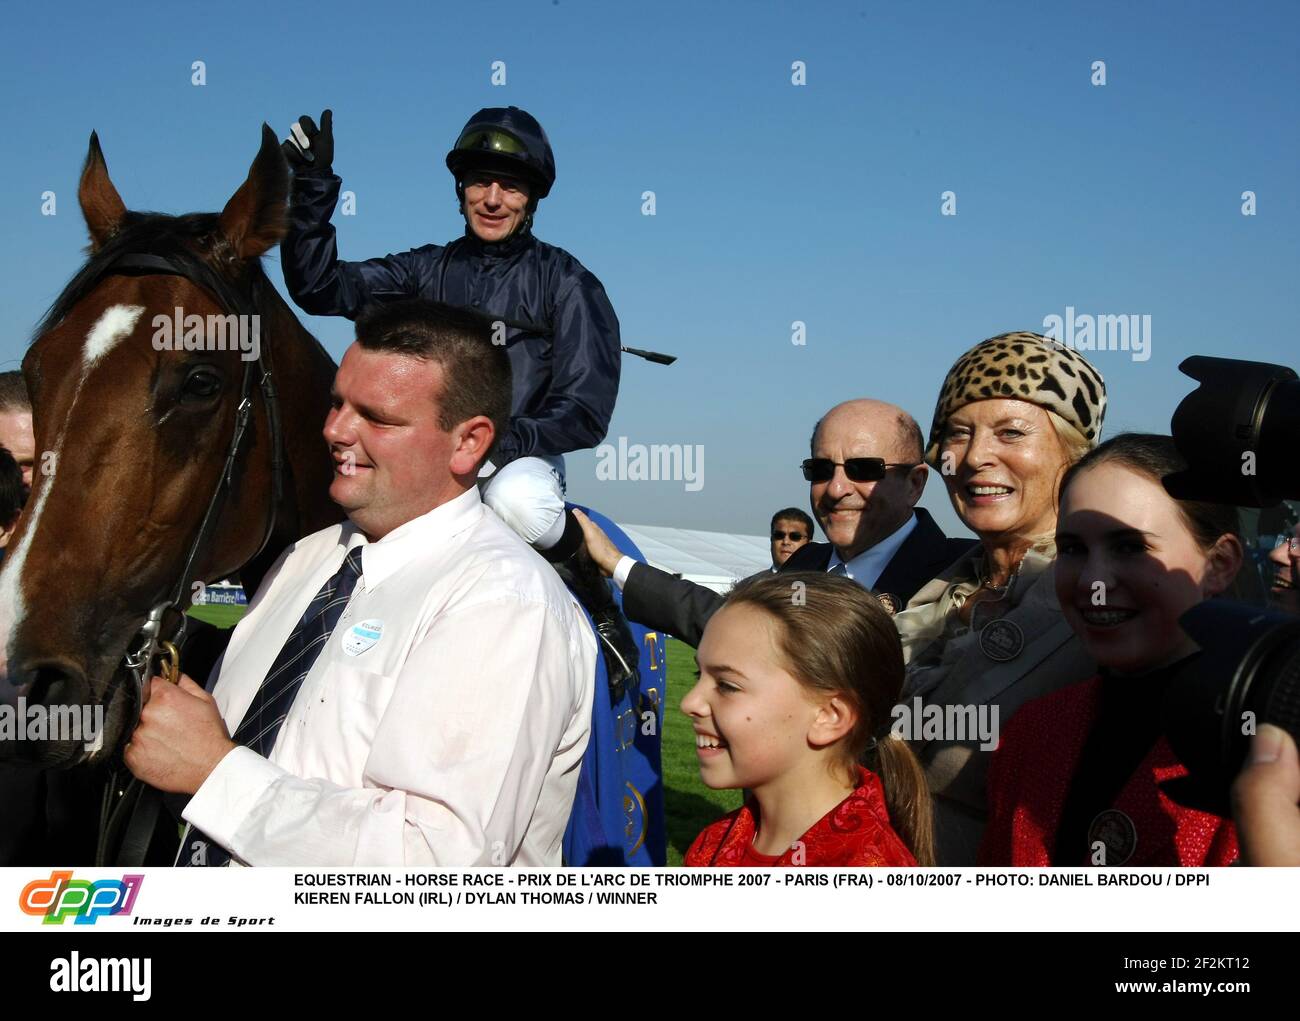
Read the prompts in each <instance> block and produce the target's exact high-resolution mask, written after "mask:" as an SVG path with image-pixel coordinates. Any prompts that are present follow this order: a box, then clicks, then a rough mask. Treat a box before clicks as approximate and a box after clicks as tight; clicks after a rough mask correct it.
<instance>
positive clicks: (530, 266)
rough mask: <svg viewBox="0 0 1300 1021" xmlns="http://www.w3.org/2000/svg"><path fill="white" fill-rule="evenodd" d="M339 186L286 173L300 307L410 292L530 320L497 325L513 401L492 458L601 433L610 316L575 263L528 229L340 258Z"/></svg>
mask: <svg viewBox="0 0 1300 1021" xmlns="http://www.w3.org/2000/svg"><path fill="white" fill-rule="evenodd" d="M341 184H342V181H341V180H340V178H339V177H338V176H337V175H335V174H323V175H322V174H311V173H299V174H296V175H295V176H294V182H293V194H292V202H291V205H290V211H289V232H288V233H287V234H286V235H285V238H284V241H283V242H281V244H280V254H281V264H282V266H283V268H284V280H285V284H286V285H287V286H288V288H289V293H290V295H292V297H293V300H294V301H295V302H297V303H298V306H299V307H300V308H301V309H302V310H303V311H305V312H308V313H311V314H312V315H338V316H345V317H347V318H348V319H355V318H356V317H357V316H358V315H359V314H360V313H361V311H362V309H364V308H365V306H366V305H368V304H370V303H371V302H384V301H395V300H398V299H400V298H416V297H419V298H428V299H431V300H434V301H441V302H445V303H447V304H449V305H458V306H461V307H463V308H468V309H470V310H472V311H477V312H480V313H483V314H485V315H486V316H488V317H489V318H491V317H494V316H499V317H501V318H502V319H503V320H510V321H512V322H515V323H520V324H529V325H532V326H535V327H538V329H534V330H527V329H517V328H509V327H508V328H507V329H506V331H505V338H506V350H507V352H508V354H509V355H510V369H511V375H512V378H513V387H514V395H513V396H514V400H513V403H512V406H511V409H512V410H511V414H512V417H511V420H510V428H509V429H508V430H507V431H506V434H505V436H504V437H503V438H502V439H501V440H499V441H498V444H497V447H496V449H495V450H494V451H493V454H492V463H493V464H495V465H496V466H497V467H501V466H503V465H505V464H507V463H509V462H510V461H513V460H514V459H515V458H517V457H526V456H530V455H531V456H542V455H556V454H565V453H568V452H569V451H572V450H584V449H586V448H588V447H594V446H596V444H598V443H600V441H601V440H603V439H604V438H605V433H606V432H607V431H608V429H609V420H610V416H611V415H613V413H614V401H615V399H616V398H617V396H618V380H619V370H620V367H621V358H622V356H621V354H620V350H619V349H620V344H621V341H620V339H619V330H618V318H617V316H615V314H614V309H613V306H611V305H610V303H609V298H608V297H606V295H605V289H604V287H602V286H601V283H600V281H599V280H597V279H596V277H595V276H593V275H592V274H591V273H590V272H588V271H587V269H586V268H585V267H584V266H583V265H582V263H580V262H578V260H577V259H575V258H574V257H573V256H572V255H570V254H569V253H568V252H566V251H564V249H562V248H556V247H555V246H553V245H548V244H546V243H545V242H543V241H539V240H538V239H537V238H536V237H535V236H533V234H532V232H531V230H525V231H522V232H520V233H518V234H515V235H514V236H512V237H510V238H507V239H506V240H505V241H502V242H499V243H495V244H489V243H484V242H482V241H480V240H479V239H478V238H477V237H476V236H474V234H473V233H472V232H470V230H469V229H468V227H467V228H466V231H465V236H464V237H461V238H458V239H457V240H455V241H452V242H451V243H450V244H448V245H445V246H444V245H424V246H423V247H421V248H413V249H411V250H410V251H407V252H400V253H398V254H396V255H388V256H385V257H383V258H380V259H367V260H366V261H365V262H345V261H342V260H340V259H339V257H338V244H337V242H336V239H335V232H334V226H333V224H331V223H330V216H331V215H333V213H334V207H335V205H336V204H337V202H338V196H339V187H340V185H341Z"/></svg>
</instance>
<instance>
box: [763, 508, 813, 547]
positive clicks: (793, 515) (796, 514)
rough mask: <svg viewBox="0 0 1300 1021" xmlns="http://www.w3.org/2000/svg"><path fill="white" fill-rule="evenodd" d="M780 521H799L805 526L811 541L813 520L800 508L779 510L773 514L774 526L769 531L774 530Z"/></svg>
mask: <svg viewBox="0 0 1300 1021" xmlns="http://www.w3.org/2000/svg"><path fill="white" fill-rule="evenodd" d="M778 521H797V522H799V524H801V525H802V526H803V528H804V531H805V532H807V534H808V537H809V538H810V539H811V538H812V528H813V520H812V518H810V517H809V516H808V515H807V513H805V512H804V511H801V510H800V509H799V508H798V507H787V508H786V509H785V510H779V511H777V512H776V513H775V514H773V515H772V524H771V525H770V526H769V529H768V530H769V531H772V530H774V529H775V528H776V523H777V522H778Z"/></svg>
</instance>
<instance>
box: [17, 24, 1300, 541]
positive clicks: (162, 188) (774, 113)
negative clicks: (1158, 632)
mask: <svg viewBox="0 0 1300 1021" xmlns="http://www.w3.org/2000/svg"><path fill="white" fill-rule="evenodd" d="M58 10H59V13H58V14H57V15H55V14H51V13H50V12H49V11H47V10H40V9H37V8H34V7H31V6H30V5H28V6H25V7H24V6H20V7H18V8H11V9H10V10H9V11H7V13H6V31H5V33H4V36H3V39H0V83H2V84H0V88H2V89H3V95H4V96H5V97H6V102H5V103H4V104H3V108H0V133H2V135H3V138H4V141H5V143H6V144H5V152H6V157H5V159H4V160H3V161H0V216H3V222H4V223H5V225H6V230H5V234H4V238H5V239H4V243H3V245H0V368H10V367H14V366H16V365H17V363H18V361H19V359H20V358H21V355H22V351H23V349H24V347H25V345H26V343H27V339H28V336H29V334H30V331H31V328H32V326H33V325H34V324H35V322H36V321H37V320H38V319H39V318H40V316H41V314H42V313H43V311H44V310H45V308H46V307H47V305H48V304H49V302H50V301H51V300H52V299H53V298H54V296H55V295H56V294H57V293H58V291H59V290H60V289H61V287H62V286H63V284H64V283H65V282H66V280H67V279H68V277H69V276H70V275H71V274H72V273H73V271H74V270H75V269H76V267H77V265H78V264H79V260H80V258H81V247H82V246H83V245H84V243H85V232H84V226H83V224H82V221H81V217H80V213H79V211H78V209H77V205H76V181H77V175H78V172H79V170H80V166H81V162H82V160H83V158H84V156H85V151H86V142H87V138H88V136H89V134H90V131H91V129H96V130H98V132H99V135H100V138H101V141H102V143H103V146H104V151H105V154H106V156H107V159H108V164H109V168H110V170H111V172H112V175H113V179H114V181H115V183H116V184H117V187H118V190H119V191H120V192H121V194H122V196H123V198H124V200H125V201H126V202H127V204H128V205H129V206H131V207H132V208H137V209H156V210H160V211H164V212H173V213H174V212H188V211H192V210H197V209H218V208H220V207H221V206H222V205H223V204H224V203H225V201H226V199H227V198H228V197H229V196H230V194H231V193H232V192H233V191H234V190H235V188H236V187H237V186H238V184H239V183H240V182H241V181H242V180H243V177H244V175H245V173H246V171H247V167H248V164H249V162H250V161H251V160H252V157H253V155H254V153H255V151H256V148H257V145H258V140H259V135H258V130H259V126H260V124H261V122H262V121H263V120H266V121H268V122H270V123H271V124H272V126H273V127H275V128H276V130H277V131H279V132H281V133H283V132H284V130H285V129H287V127H288V125H289V124H290V122H291V121H292V120H293V118H295V117H296V116H298V115H299V114H302V113H311V114H313V115H317V114H318V113H319V111H320V110H321V109H322V108H323V107H326V106H330V107H332V108H333V109H334V111H335V133H336V139H337V154H336V158H335V168H336V170H337V171H338V172H339V173H340V175H341V176H342V177H343V181H344V188H347V189H351V190H354V191H355V192H356V194H357V215H356V216H353V217H340V218H337V219H336V223H337V225H338V227H339V235H340V250H341V253H342V255H343V256H344V257H345V258H354V259H362V258H368V257H371V256H374V255H380V254H384V253H386V252H391V251H400V250H402V249H405V248H409V247H413V246H416V245H420V244H425V243H428V242H443V241H446V240H449V239H451V238H452V237H454V236H456V235H458V234H459V233H460V232H461V230H462V223H461V221H460V220H459V217H458V215H457V212H456V209H455V205H454V197H453V192H452V185H451V179H450V176H449V175H448V173H447V171H446V169H445V167H444V166H443V164H442V158H443V156H444V154H445V152H446V150H447V148H448V147H449V145H450V144H451V142H452V141H453V140H454V138H455V136H456V134H457V132H458V130H459V128H460V125H461V124H462V123H463V122H464V120H465V119H466V117H467V116H468V115H469V114H470V113H472V112H473V111H474V110H476V109H478V108H479V107H481V106H488V105H507V104H514V105H517V106H521V107H523V108H525V109H527V110H529V111H530V112H532V113H533V114H535V115H536V116H537V117H538V118H539V119H540V120H541V122H542V123H543V125H544V126H545V127H546V129H547V131H548V133H549V135H550V138H551V142H552V144H553V146H554V147H555V151H556V158H557V164H558V181H557V184H556V187H555V190H554V191H553V192H552V194H551V197H550V198H548V199H547V200H545V201H544V202H543V204H542V206H541V210H540V213H539V215H538V219H537V224H536V230H537V233H538V235H539V236H540V237H542V238H543V239H544V240H547V241H549V242H551V243H553V244H557V245H560V246H561V247H564V248H567V249H569V250H570V251H571V252H573V253H574V254H575V255H576V256H577V257H578V258H579V259H580V260H582V262H583V263H584V264H586V266H587V267H588V268H589V269H590V270H592V272H594V273H595V274H596V275H597V276H598V277H600V279H601V280H602V281H603V282H604V284H605V286H606V289H607V290H608V292H609V294H610V297H611V299H612V301H613V303H614V306H615V308H616V309H617V311H618V314H619V317H620V320H621V322H622V327H623V339H624V343H626V344H629V345H632V346H636V347H648V348H654V349H657V350H662V351H669V352H672V353H674V354H677V355H678V356H679V361H678V362H677V364H676V365H674V366H672V367H671V368H664V367H662V366H655V365H650V364H647V363H644V362H641V361H640V360H638V359H631V358H629V359H627V360H626V361H625V363H624V375H623V388H622V391H621V394H620V399H619V406H618V410H617V412H616V414H615V417H614V421H613V425H612V427H611V433H610V435H611V439H613V440H616V439H617V437H619V436H625V437H627V440H628V442H629V443H644V444H653V443H662V444H674V443H680V444H692V445H694V444H700V445H702V446H703V452H704V485H703V486H702V487H700V488H699V489H698V490H697V491H689V492H688V491H686V487H685V485H684V484H683V482H680V481H678V482H608V481H598V480H597V478H596V472H595V466H596V458H595V456H594V455H593V454H591V453H585V454H579V455H574V456H572V457H570V459H569V476H570V495H571V496H572V497H573V498H575V499H578V500H580V501H582V502H587V503H590V504H592V505H594V506H597V507H599V508H600V509H602V510H603V511H605V512H606V513H608V514H609V515H610V516H612V517H614V518H615V519H616V520H622V521H624V522H629V523H638V524H659V525H677V526H682V527H694V528H712V529H720V530H727V531H740V532H761V531H763V530H764V529H765V528H766V525H767V517H768V515H769V513H770V512H771V511H772V510H774V509H776V508H777V507H781V506H784V505H787V504H795V505H799V506H803V505H805V504H806V500H807V487H806V484H805V483H803V481H802V479H801V478H800V476H799V473H798V469H797V467H796V466H797V464H798V462H799V460H800V459H801V458H803V457H804V456H806V443H807V438H808V433H809V430H810V428H811V426H812V423H813V422H814V421H815V420H816V418H817V417H818V416H819V414H820V413H821V412H822V411H823V410H825V409H826V408H828V407H829V406H830V405H832V404H834V403H836V402H837V401H840V400H843V399H846V398H850V397H855V396H875V397H880V398H883V399H886V400H891V401H894V402H895V403H898V404H901V405H902V406H903V407H905V408H906V409H908V410H909V411H910V412H912V413H913V414H914V415H915V416H916V417H917V418H918V419H919V420H920V421H921V424H922V427H923V428H925V429H928V427H929V419H930V413H931V411H932V410H933V406H934V402H935V398H936V396H937V391H938V387H939V384H940V382H941V380H942V377H943V374H944V373H945V372H946V370H947V368H948V366H949V365H951V363H952V362H953V361H954V360H955V359H956V358H957V357H958V356H959V355H960V354H961V353H962V351H964V350H965V349H966V348H967V347H969V346H970V345H971V344H973V343H975V342H976V341H978V340H980V339H982V338H984V337H987V336H990V335H993V334H996V333H1001V332H1004V331H1007V330H1013V329H1030V330H1041V329H1042V326H1043V319H1044V317H1045V316H1048V315H1053V314H1055V315H1064V313H1065V309H1066V307H1067V306H1072V307H1074V308H1075V309H1076V311H1077V313H1079V314H1085V313H1087V314H1094V315H1101V314H1108V315H1114V314H1139V315H1150V316H1151V323H1152V329H1151V338H1150V340H1151V356H1150V358H1149V359H1148V360H1146V361H1143V362H1138V361H1134V360H1133V359H1132V358H1131V356H1130V354H1128V353H1125V352H1101V353H1098V354H1097V355H1096V356H1095V359H1094V361H1095V364H1096V365H1097V367H1098V369H1099V370H1100V371H1101V372H1102V374H1103V375H1104V376H1105V377H1106V380H1107V384H1108V387H1109V391H1110V410H1109V413H1108V416H1107V432H1108V433H1113V432H1116V431H1119V430H1121V429H1126V428H1131V429H1149V430H1156V431H1167V429H1168V422H1169V416H1170V415H1171V414H1172V412H1173V409H1174V408H1175V406H1176V405H1177V403H1178V401H1179V399H1180V398H1181V397H1182V395H1183V394H1184V393H1186V392H1187V390H1188V389H1189V386H1188V382H1189V381H1187V380H1186V379H1185V377H1182V376H1181V375H1180V374H1179V373H1178V372H1177V365H1178V363H1179V362H1180V361H1181V360H1182V359H1183V358H1184V357H1186V356H1187V355H1190V354H1193V353H1202V354H1218V355H1225V356H1231V357H1240V358H1251V359H1257V360H1261V361H1274V362H1282V363H1287V364H1291V365H1293V366H1294V365H1297V364H1300V357H1297V355H1298V353H1300V344H1297V341H1296V336H1295V329H1296V324H1297V320H1298V319H1300V317H1298V316H1297V311H1298V309H1297V295H1298V294H1300V288H1298V287H1297V279H1298V271H1300V208H1298V206H1300V203H1298V200H1297V189H1296V181H1297V180H1298V179H1300V134H1298V125H1300V118H1297V110H1296V105H1297V97H1298V96H1300V47H1298V46H1297V38H1298V37H1300V33H1298V31H1297V30H1298V29H1300V13H1298V12H1300V7H1298V6H1297V5H1296V4H1294V3H1249V2H1247V3H1236V4H1233V5H1227V4H1206V3H1172V2H1169V3H1166V2H1144V3H1118V2H1116V3H1104V2H1103V3H1094V2H1090V3H1071V4H1041V3H1023V4H1022V3H976V2H970V3H935V4H921V3H918V4H892V3H891V4H879V3H808V2H800V3H770V2H747V3H691V4H676V3H673V4H655V5H628V4H610V3H596V2H585V0H584V2H576V0H558V2H555V0H549V2H548V0H542V2H528V3H523V2H520V3H483V4H456V5H450V4H441V3H429V2H425V3H418V4H417V3H411V4H383V3H374V4H366V5H358V4H352V3H348V4H344V3H328V2H313V3H310V4H293V3H290V4H277V5H270V4H249V3H242V2H237V0H236V2H230V3H225V4H222V5H219V6H218V5H203V6H202V7H197V6H196V7H193V8H191V7H188V6H182V5H176V4H170V3H168V4H162V3H157V4H131V5H129V6H127V5H118V6H115V7H110V6H108V5H104V4H77V3H73V4H61V5H60V6H59V8H58ZM196 60H202V61H204V62H205V65H206V76H207V84H205V85H203V86H194V85H192V84H191V73H192V72H191V64H192V62H193V61H196ZM498 60H499V61H504V62H505V65H506V84H505V85H504V86H493V85H492V84H491V72H492V66H491V65H492V63H493V61H498ZM796 60H799V61H804V62H805V65H806V77H807V84H806V85H804V86H795V85H793V84H792V83H791V73H792V72H791V64H792V63H793V62H794V61H796ZM1095 60H1104V61H1105V63H1106V79H1107V83H1106V84H1105V85H1104V86H1100V87H1098V86H1094V85H1092V84H1091V82H1090V77H1091V74H1092V72H1091V65H1092V62H1093V61H1095ZM1247 190H1250V191H1253V192H1255V194H1256V196H1257V199H1256V201H1257V215H1255V216H1243V215H1241V205H1242V200H1241V193H1242V192H1243V191H1247ZM45 191H53V192H55V194H56V197H57V203H58V205H57V215H55V216H43V215H41V195H42V193H43V192H45ZM645 191H653V192H654V193H655V199H656V215H654V216H644V215H642V211H641V210H642V198H641V196H642V193H643V192H645ZM945 191H952V192H954V193H955V195H956V203H957V207H956V208H957V215H955V216H942V215H940V202H941V199H940V196H941V194H942V193H943V192H945ZM267 269H268V272H269V273H270V275H271V277H272V279H274V280H275V281H276V282H277V284H280V285H281V287H282V279H281V276H280V270H279V265H278V258H277V256H276V254H275V253H274V252H273V253H272V254H271V255H270V256H268V259H267ZM305 321H306V322H307V324H308V326H309V327H310V328H311V329H312V330H313V331H314V332H315V333H316V334H317V335H318V336H320V337H321V339H322V340H323V341H324V342H325V343H326V346H327V347H328V348H329V349H330V350H331V352H333V353H334V354H335V356H336V357H338V356H340V355H341V353H342V351H343V350H344V348H345V347H346V345H347V343H348V341H349V339H350V324H349V323H348V322H346V321H344V320H341V319H316V318H306V317H305ZM795 321H801V322H804V323H805V324H806V330H807V335H806V344H804V345H802V346H799V345H795V344H792V343H791V324H792V323H793V322H795ZM923 502H924V504H925V505H926V506H928V507H930V508H931V509H932V510H934V511H936V513H937V515H938V516H939V518H940V520H941V522H943V523H945V524H947V525H950V526H954V527H955V518H954V517H953V516H952V514H951V511H950V510H949V509H948V503H947V499H946V497H945V496H944V493H943V490H942V487H941V486H940V484H939V482H938V480H937V479H935V478H932V479H931V482H930V486H929V489H928V490H927V493H926V496H925V498H924V501H923Z"/></svg>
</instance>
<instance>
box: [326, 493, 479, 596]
mask: <svg viewBox="0 0 1300 1021" xmlns="http://www.w3.org/2000/svg"><path fill="white" fill-rule="evenodd" d="M482 516H483V503H482V500H481V499H480V498H479V491H478V486H470V487H469V489H467V490H465V492H463V493H461V494H460V496H457V497H455V498H453V499H451V500H448V501H447V502H446V503H443V504H439V505H438V506H437V507H435V508H433V510H431V511H428V512H427V513H424V514H421V515H420V516H419V517H418V518H412V519H411V520H410V521H408V522H406V523H405V524H402V525H398V526H397V527H396V528H394V529H393V530H392V531H391V532H389V533H388V534H387V535H386V536H384V537H383V538H382V539H380V540H379V541H378V542H371V541H370V540H368V539H367V538H366V536H365V533H364V532H362V531H361V529H359V528H358V527H357V526H356V525H354V524H352V522H350V521H349V522H347V523H346V524H344V526H343V531H342V533H341V534H340V535H339V545H340V546H341V547H342V548H343V550H344V555H346V551H347V550H351V549H352V548H353V547H355V546H363V547H365V548H364V549H363V550H362V552H361V582H360V584H361V585H362V587H363V588H364V589H365V591H367V592H370V591H373V590H374V589H376V588H378V587H379V586H380V585H382V584H383V582H384V579H385V578H388V577H390V576H391V575H393V574H396V573H397V571H399V570H400V569H401V568H403V567H405V566H406V565H407V564H409V563H410V562H411V561H412V560H414V559H415V558H416V557H417V556H424V555H426V554H428V553H429V552H431V551H436V550H439V549H441V548H444V547H445V546H447V545H448V544H449V543H450V542H451V540H452V539H453V538H454V537H455V536H457V535H459V534H460V533H461V532H463V531H464V530H465V529H466V528H469V527H470V526H471V525H473V524H474V523H475V522H477V521H478V520H479V519H480V518H481V517H482Z"/></svg>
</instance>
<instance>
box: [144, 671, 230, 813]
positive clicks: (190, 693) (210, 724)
mask: <svg viewBox="0 0 1300 1021" xmlns="http://www.w3.org/2000/svg"><path fill="white" fill-rule="evenodd" d="M234 747H236V746H235V743H234V742H233V741H231V740H230V732H229V731H228V730H227V729H226V724H225V723H224V722H223V721H222V719H221V713H220V711H219V710H218V709H217V703H216V701H215V700H214V699H213V698H212V696H211V695H209V694H208V693H207V692H206V691H204V690H203V688H201V687H200V686H199V685H197V684H195V683H194V680H193V678H191V677H190V676H189V675H188V674H181V676H180V680H179V681H178V682H177V683H176V684H174V685H173V684H169V683H167V681H165V680H164V679H163V678H161V677H154V678H152V679H151V680H150V681H149V688H148V693H147V698H146V700H145V705H144V709H143V710H141V712H140V725H139V726H138V727H136V728H135V733H134V734H132V735H131V740H130V742H129V743H128V744H127V746H126V750H125V751H124V752H123V760H124V761H125V762H126V767H127V769H129V770H130V771H131V772H132V773H133V774H134V775H135V776H136V778H137V779H139V780H142V781H144V782H145V783H147V784H148V785H149V786H150V787H156V788H157V789H158V790H160V791H165V792H167V793H169V794H193V793H194V792H195V791H197V790H198V789H199V788H200V787H201V786H203V781H205V780H206V779H207V778H208V774H210V773H211V772H212V771H213V770H214V769H216V767H217V763H218V762H220V761H221V760H222V759H224V758H225V757H226V753H227V752H229V751H230V750H231V749H232V748H234Z"/></svg>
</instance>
